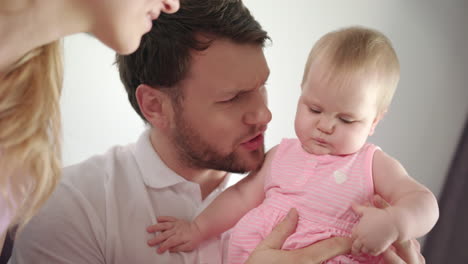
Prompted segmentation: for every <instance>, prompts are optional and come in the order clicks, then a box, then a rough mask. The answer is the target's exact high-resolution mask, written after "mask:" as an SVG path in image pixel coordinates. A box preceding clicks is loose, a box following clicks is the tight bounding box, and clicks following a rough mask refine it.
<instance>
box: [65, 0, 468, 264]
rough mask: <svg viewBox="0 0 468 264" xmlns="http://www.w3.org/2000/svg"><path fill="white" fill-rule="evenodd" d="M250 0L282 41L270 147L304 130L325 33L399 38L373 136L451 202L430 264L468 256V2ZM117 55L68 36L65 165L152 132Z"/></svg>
mask: <svg viewBox="0 0 468 264" xmlns="http://www.w3.org/2000/svg"><path fill="white" fill-rule="evenodd" d="M244 2H245V5H246V6H247V7H248V8H249V9H250V11H251V12H252V14H253V15H254V16H255V17H256V18H257V19H258V20H259V22H260V23H261V24H262V26H263V27H264V28H265V29H266V30H267V31H268V32H269V34H270V36H271V38H272V40H273V41H272V43H271V44H270V45H268V46H267V47H266V48H265V54H266V57H267V61H268V63H269V66H270V69H271V75H270V79H269V81H268V88H267V89H268V93H269V104H270V108H271V111H272V113H273V120H272V122H271V124H270V126H269V129H268V132H267V135H266V146H267V148H270V147H272V146H274V145H276V144H277V143H279V141H280V139H281V138H283V137H295V134H294V126H293V120H294V115H295V108H296V102H297V99H298V97H299V93H300V87H299V85H300V82H301V78H302V74H303V67H304V64H305V61H306V58H307V55H308V52H309V50H310V49H311V47H312V45H313V44H314V42H315V41H316V40H318V39H319V38H320V37H321V36H322V35H323V34H325V33H327V32H328V31H331V30H335V29H338V28H341V27H345V26H351V25H363V26H367V27H372V28H375V29H377V30H380V31H382V32H383V33H384V34H386V35H387V36H388V37H389V38H390V39H391V40H392V42H393V45H394V48H395V50H396V52H397V54H398V56H399V59H400V63H401V81H400V84H399V87H398V89H397V92H396V94H395V97H394V100H393V103H392V105H391V107H390V110H389V112H388V113H387V115H386V116H385V118H384V120H383V121H382V122H381V123H380V125H379V127H378V128H377V131H376V134H375V135H374V136H372V137H371V138H370V141H371V142H373V143H375V144H377V145H380V146H381V147H382V149H383V150H384V151H386V152H387V153H389V154H390V155H392V156H394V157H396V158H397V159H398V160H399V161H400V162H401V163H402V164H403V165H404V166H405V168H406V169H407V171H408V172H409V173H410V175H411V176H413V177H414V178H415V179H417V180H418V181H420V182H422V183H423V184H424V185H426V186H427V187H429V188H430V189H431V190H432V191H433V192H434V193H435V194H436V196H437V197H438V198H439V201H440V202H441V204H440V206H441V212H442V216H441V220H440V221H439V224H438V226H437V227H436V229H435V230H434V231H433V232H432V233H431V235H430V236H429V238H428V239H426V241H425V240H424V239H423V240H422V242H423V243H425V244H426V248H425V251H424V254H425V256H426V258H427V262H428V263H468V256H467V254H468V253H467V252H468V250H459V249H461V246H462V245H466V244H467V243H468V235H467V233H468V231H467V227H465V226H464V223H468V214H467V213H466V211H467V210H468V207H466V206H463V202H464V201H468V197H467V196H466V194H463V193H464V192H463V190H464V188H468V184H467V183H466V179H467V177H468V175H467V167H466V165H464V163H468V154H467V152H468V146H467V141H468V140H467V139H465V140H464V141H462V135H463V134H465V137H467V136H466V134H468V132H466V131H465V132H464V126H465V122H466V119H467V115H468V85H467V83H468V70H467V69H468V51H467V50H466V49H467V47H468V30H467V29H466V26H467V25H468V16H466V14H467V13H468V1H465V0H451V1H436V0H425V1H422V0H419V1H403V0H394V1H373V0H355V1H338V0H328V1H315V0H294V1H281V0H244ZM113 62H114V53H113V52H112V51H111V50H110V49H109V48H107V47H105V46H104V45H102V44H101V43H99V42H98V41H97V40H95V39H94V38H92V37H91V36H89V35H87V34H80V35H75V36H71V37H67V38H66V39H65V84H64V90H63V98H62V109H63V126H64V133H63V135H64V151H63V158H64V163H65V165H70V164H73V163H77V162H80V161H82V160H83V159H85V158H88V157H89V156H91V155H93V154H97V153H102V152H105V151H106V150H107V149H108V148H109V147H110V146H112V145H115V144H127V143H130V142H134V141H136V139H137V138H138V136H139V134H140V133H141V132H142V131H143V130H144V129H145V128H144V125H143V122H142V121H141V120H140V119H139V117H138V116H137V115H136V113H135V112H134V111H133V110H132V108H131V107H130V104H129V103H128V101H127V98H126V93H125V91H124V88H123V86H122V84H121V83H120V80H119V77H118V73H117V70H116V67H115V66H114V65H113ZM465 130H466V128H465ZM463 142H465V143H463ZM456 153H457V154H456ZM463 155H464V156H463ZM455 157H458V159H454V158H455ZM466 190H468V189H466ZM439 225H440V226H439ZM460 228H461V230H460ZM457 245H458V247H457ZM449 256H451V258H452V261H449V260H448V258H449ZM462 258H464V259H463V260H464V261H461V260H462Z"/></svg>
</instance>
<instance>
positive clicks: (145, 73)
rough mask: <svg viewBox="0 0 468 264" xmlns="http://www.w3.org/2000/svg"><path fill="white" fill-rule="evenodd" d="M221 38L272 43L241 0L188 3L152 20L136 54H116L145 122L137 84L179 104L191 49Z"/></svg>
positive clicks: (132, 100) (189, 0)
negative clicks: (179, 84) (155, 90)
mask: <svg viewBox="0 0 468 264" xmlns="http://www.w3.org/2000/svg"><path fill="white" fill-rule="evenodd" d="M201 35H202V36H203V38H200V36H201ZM217 38H224V39H228V40H231V41H233V42H234V43H238V44H256V45H257V44H258V45H261V46H262V47H263V46H264V45H265V42H266V40H269V37H268V35H267V32H266V31H264V30H263V29H262V27H261V26H260V24H259V23H258V22H257V21H256V20H255V19H254V17H253V16H252V15H251V14H250V12H249V10H248V9H247V8H246V7H245V6H244V4H243V3H242V0H183V1H181V8H180V9H179V11H178V12H177V13H175V14H170V15H168V14H163V13H161V15H160V17H159V18H158V19H157V20H155V21H153V28H152V29H151V31H150V32H149V33H148V34H146V35H144V36H143V38H142V40H141V44H140V47H139V48H138V49H137V50H136V51H135V52H134V53H132V54H130V55H117V59H116V63H117V65H118V68H119V72H120V79H121V80H122V82H123V84H124V86H125V89H126V90H127V93H128V99H129V101H130V103H131V105H132V107H133V108H134V109H135V111H136V112H137V113H138V114H139V115H140V117H141V118H142V119H143V120H145V118H144V116H143V115H142V113H141V110H140V108H139V106H138V102H137V100H136V95H135V92H136V89H137V87H138V85H140V84H147V85H149V86H151V87H155V88H158V89H162V90H163V91H164V92H165V93H167V94H169V96H170V97H171V99H172V100H173V101H174V100H175V101H176V102H179V101H180V100H181V99H183V97H182V94H183V92H182V91H180V87H178V86H176V84H178V83H179V82H180V81H182V80H184V78H185V77H186V75H187V73H188V71H189V67H190V62H191V51H192V50H196V51H202V50H205V49H207V48H208V47H209V45H210V43H211V41H213V40H215V39H217ZM145 121H146V120H145Z"/></svg>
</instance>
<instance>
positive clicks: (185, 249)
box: [169, 242, 195, 252]
mask: <svg viewBox="0 0 468 264" xmlns="http://www.w3.org/2000/svg"><path fill="white" fill-rule="evenodd" d="M194 249H195V245H194V244H193V243H192V242H186V243H184V244H181V245H178V246H176V247H173V248H171V249H170V250H169V251H170V252H190V251H193V250H194Z"/></svg>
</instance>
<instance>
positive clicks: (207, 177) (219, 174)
mask: <svg viewBox="0 0 468 264" xmlns="http://www.w3.org/2000/svg"><path fill="white" fill-rule="evenodd" d="M150 141H151V144H152V146H153V149H154V150H155V151H156V152H157V153H158V156H159V157H160V158H161V160H162V161H163V162H164V163H165V164H166V166H167V167H169V168H170V169H171V170H173V171H174V172H175V173H177V174H178V175H180V176H181V177H183V178H184V179H186V180H187V181H191V182H194V183H198V184H199V185H200V190H201V194H202V199H203V200H204V199H205V198H206V197H207V196H208V195H209V194H210V193H211V192H213V190H215V189H216V188H217V187H218V186H219V185H220V184H221V183H222V182H223V181H224V179H225V177H226V176H227V174H228V172H225V171H218V170H212V169H198V168H192V167H189V166H187V165H186V164H183V163H182V162H181V161H180V159H179V158H178V157H177V156H176V151H175V147H174V146H173V145H172V144H171V143H170V142H169V140H168V139H167V138H166V137H164V136H162V135H159V134H158V132H157V131H155V130H154V129H152V130H151V132H150Z"/></svg>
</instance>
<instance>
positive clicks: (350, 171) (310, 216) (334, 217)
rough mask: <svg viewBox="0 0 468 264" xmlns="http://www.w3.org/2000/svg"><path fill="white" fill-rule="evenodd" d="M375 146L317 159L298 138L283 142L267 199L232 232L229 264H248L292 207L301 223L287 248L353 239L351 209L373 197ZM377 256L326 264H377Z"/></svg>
mask: <svg viewBox="0 0 468 264" xmlns="http://www.w3.org/2000/svg"><path fill="white" fill-rule="evenodd" d="M376 149H377V147H376V146H375V145H372V144H366V145H364V146H363V147H362V149H361V150H360V151H359V152H357V153H355V154H351V155H346V156H331V155H320V156H319V155H313V154H310V153H307V152H306V151H305V150H303V148H302V146H301V142H300V141H299V140H297V139H283V140H282V141H281V144H280V145H279V146H278V149H277V151H276V154H275V156H274V157H273V161H272V166H271V168H270V170H269V171H268V172H267V175H266V178H265V200H264V201H263V203H262V204H261V205H259V206H258V207H257V208H254V209H253V210H251V211H250V212H248V213H247V214H246V215H245V216H244V217H243V218H242V219H241V220H240V221H239V222H238V223H237V225H236V226H235V227H234V229H233V231H232V234H231V241H230V244H229V249H228V263H244V262H245V261H246V259H247V257H248V256H249V255H250V253H251V252H252V251H253V249H254V248H255V247H256V246H257V244H258V243H259V242H260V241H262V240H263V239H264V238H265V237H266V235H268V234H269V233H270V232H271V230H272V229H273V227H274V226H276V224H278V223H279V222H280V221H281V220H282V219H283V218H284V217H285V216H286V214H287V213H288V211H289V209H290V208H292V207H294V208H296V209H297V210H298V213H299V221H298V224H297V228H296V232H295V233H294V234H292V235H291V236H290V237H289V238H288V239H287V240H286V242H285V243H284V244H283V249H298V248H302V247H306V246H308V245H310V244H313V243H315V242H318V241H320V240H323V239H327V238H330V237H334V236H341V237H343V236H344V237H351V233H352V228H353V226H354V225H355V224H356V223H357V222H358V220H359V219H358V216H357V215H356V214H355V213H354V212H353V211H352V209H351V204H352V203H353V202H354V203H357V204H365V203H366V202H370V201H371V198H372V196H373V194H374V187H373V181H372V158H373V155H374V151H375V150H376ZM379 261H380V258H379V257H372V256H368V255H361V256H352V255H342V256H338V257H335V258H333V259H331V260H329V261H327V262H326V263H379Z"/></svg>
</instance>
